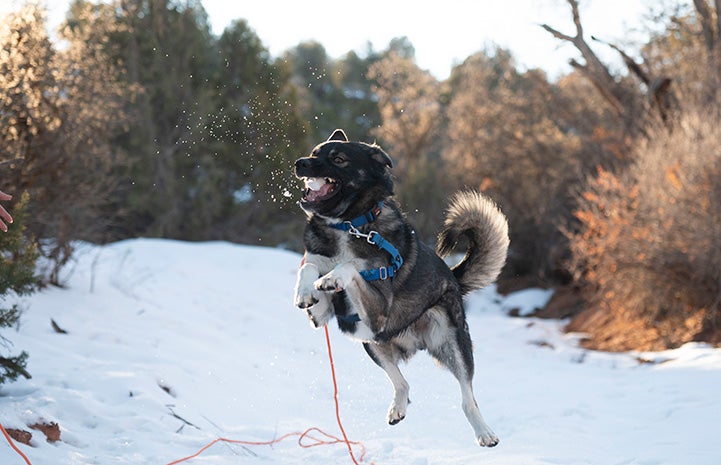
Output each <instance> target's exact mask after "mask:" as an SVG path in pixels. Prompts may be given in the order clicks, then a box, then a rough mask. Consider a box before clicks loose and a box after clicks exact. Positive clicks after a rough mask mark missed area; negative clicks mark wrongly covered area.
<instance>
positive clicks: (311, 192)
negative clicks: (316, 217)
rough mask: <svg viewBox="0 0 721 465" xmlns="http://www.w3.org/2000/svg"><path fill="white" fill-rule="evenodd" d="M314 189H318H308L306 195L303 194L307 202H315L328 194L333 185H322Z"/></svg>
mask: <svg viewBox="0 0 721 465" xmlns="http://www.w3.org/2000/svg"><path fill="white" fill-rule="evenodd" d="M314 187H318V189H308V193H307V194H305V199H306V200H307V201H309V202H315V201H317V200H319V199H322V198H323V197H325V196H327V195H328V194H330V191H331V190H332V189H333V184H329V183H323V185H321V186H314Z"/></svg>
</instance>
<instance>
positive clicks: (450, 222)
mask: <svg viewBox="0 0 721 465" xmlns="http://www.w3.org/2000/svg"><path fill="white" fill-rule="evenodd" d="M463 236H465V237H467V238H468V249H467V250H466V256H465V257H463V260H461V261H460V263H458V264H457V265H456V266H454V267H453V268H452V270H453V275H454V276H455V277H456V279H457V280H458V282H459V284H460V285H461V292H462V294H463V295H466V294H468V293H469V292H472V291H475V290H476V289H481V288H483V287H486V286H488V285H489V284H491V283H493V282H494V281H495V280H496V278H497V277H498V275H499V273H500V272H501V269H502V268H503V265H505V263H506V255H507V253H508V244H509V242H510V241H509V239H508V222H507V221H506V217H505V216H504V215H503V213H501V211H500V210H499V209H498V207H497V206H496V204H495V203H493V201H492V200H490V199H489V198H487V197H485V196H484V195H483V194H481V193H479V192H476V191H471V190H469V191H461V192H458V193H457V194H456V195H455V196H454V197H453V199H452V200H451V203H450V205H449V206H448V211H447V213H446V221H445V223H444V225H443V230H442V231H441V233H440V234H439V235H438V244H437V246H436V253H437V254H438V256H440V257H445V256H446V255H448V254H450V253H451V252H452V251H453V249H454V248H455V247H456V244H457V243H458V240H459V239H460V238H461V237H463Z"/></svg>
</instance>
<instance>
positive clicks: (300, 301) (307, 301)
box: [295, 295, 318, 309]
mask: <svg viewBox="0 0 721 465" xmlns="http://www.w3.org/2000/svg"><path fill="white" fill-rule="evenodd" d="M317 303H318V299H316V298H315V297H314V296H312V295H304V296H300V295H299V296H296V297H295V306H296V307H298V308H302V309H308V308H310V307H312V306H313V305H315V304H317Z"/></svg>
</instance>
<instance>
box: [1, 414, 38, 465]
mask: <svg viewBox="0 0 721 465" xmlns="http://www.w3.org/2000/svg"><path fill="white" fill-rule="evenodd" d="M0 430H2V433H3V436H5V439H7V440H8V444H10V447H12V448H13V450H14V451H15V452H17V453H18V455H20V457H22V458H23V460H25V463H27V464H28V465H33V464H32V463H30V459H29V458H27V456H26V455H25V454H23V451H21V450H20V449H18V446H16V445H15V443H14V442H13V438H11V437H10V435H9V434H8V432H7V431H5V427H4V426H3V425H2V423H0Z"/></svg>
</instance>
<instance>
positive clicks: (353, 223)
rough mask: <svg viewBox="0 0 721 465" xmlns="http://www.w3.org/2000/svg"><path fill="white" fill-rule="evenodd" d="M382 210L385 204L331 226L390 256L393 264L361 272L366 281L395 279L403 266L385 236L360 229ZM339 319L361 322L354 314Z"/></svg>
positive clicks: (347, 321) (396, 250) (397, 253)
mask: <svg viewBox="0 0 721 465" xmlns="http://www.w3.org/2000/svg"><path fill="white" fill-rule="evenodd" d="M382 209H383V202H378V205H376V206H375V207H374V208H373V209H372V210H371V211H369V212H366V213H365V214H363V215H361V216H359V217H357V218H354V219H352V220H350V221H343V222H342V223H334V224H331V227H333V228H335V229H339V230H341V231H347V232H348V234H350V235H351V236H353V237H356V238H364V239H365V240H366V241H367V242H368V243H369V244H373V245H375V246H376V247H378V248H379V249H381V250H383V251H385V252H386V253H387V254H388V255H390V258H391V262H390V264H389V265H388V266H381V267H378V268H371V269H370V270H361V271H359V273H360V275H361V276H362V277H363V279H365V280H366V281H377V280H379V279H380V280H386V279H388V278H393V277H394V276H395V275H396V273H398V270H399V269H400V267H401V266H402V265H403V257H402V256H401V254H400V252H398V249H396V248H395V247H394V246H393V244H391V243H390V242H388V241H386V240H385V239H384V238H383V236H381V235H380V234H379V233H378V231H373V230H371V231H369V232H368V234H364V233H362V232H361V231H360V230H359V229H358V228H360V227H361V226H364V225H366V224H369V223H372V222H373V221H375V220H376V218H378V215H380V213H381V210H382ZM337 318H338V319H339V320H342V321H344V322H346V323H357V322H359V321H360V316H359V315H358V314H357V313H354V314H352V315H338V316H337Z"/></svg>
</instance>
